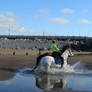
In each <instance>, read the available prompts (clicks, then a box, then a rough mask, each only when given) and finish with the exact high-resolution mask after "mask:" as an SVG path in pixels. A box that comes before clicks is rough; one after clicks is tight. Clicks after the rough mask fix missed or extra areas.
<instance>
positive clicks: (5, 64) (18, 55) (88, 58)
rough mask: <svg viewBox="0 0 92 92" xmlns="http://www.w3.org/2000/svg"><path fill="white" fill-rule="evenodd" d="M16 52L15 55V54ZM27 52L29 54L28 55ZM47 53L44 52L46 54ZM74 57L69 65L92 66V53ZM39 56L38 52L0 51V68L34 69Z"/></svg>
mask: <svg viewBox="0 0 92 92" xmlns="http://www.w3.org/2000/svg"><path fill="white" fill-rule="evenodd" d="M14 51H15V55H13V52H14ZM26 52H27V53H28V54H26ZM45 52H47V51H42V52H41V54H42V53H45ZM73 54H74V56H73V57H69V58H68V63H69V64H74V63H76V62H79V61H80V62H81V63H86V64H92V54H91V52H73ZM38 55H39V51H38V50H22V49H20V50H15V49H14V50H12V49H0V68H11V69H19V68H24V67H33V66H35V63H36V58H37V56H38Z"/></svg>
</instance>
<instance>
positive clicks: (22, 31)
mask: <svg viewBox="0 0 92 92" xmlns="http://www.w3.org/2000/svg"><path fill="white" fill-rule="evenodd" d="M19 32H20V33H23V34H24V33H26V32H27V33H29V34H31V33H34V32H35V31H34V30H27V29H26V30H25V28H24V27H21V28H20V29H19Z"/></svg>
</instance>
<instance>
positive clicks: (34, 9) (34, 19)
mask: <svg viewBox="0 0 92 92" xmlns="http://www.w3.org/2000/svg"><path fill="white" fill-rule="evenodd" d="M0 34H1V35H48V36H52V35H53V36H88V37H92V0H0Z"/></svg>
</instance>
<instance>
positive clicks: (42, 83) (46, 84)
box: [36, 75, 68, 90]
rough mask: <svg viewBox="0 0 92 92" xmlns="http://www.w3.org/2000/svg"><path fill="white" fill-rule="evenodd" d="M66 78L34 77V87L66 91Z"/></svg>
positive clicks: (53, 76) (51, 76)
mask: <svg viewBox="0 0 92 92" xmlns="http://www.w3.org/2000/svg"><path fill="white" fill-rule="evenodd" d="M67 78H68V76H67V75H66V76H63V75H62V76H55V75H40V76H37V77H36V86H37V87H38V88H40V89H45V90H51V89H66V88H67V87H66V86H67V85H66V83H67Z"/></svg>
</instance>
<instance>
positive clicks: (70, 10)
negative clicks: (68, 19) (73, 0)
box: [61, 8, 75, 14]
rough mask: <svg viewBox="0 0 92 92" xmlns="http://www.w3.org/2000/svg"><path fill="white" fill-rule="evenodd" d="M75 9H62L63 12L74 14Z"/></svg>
mask: <svg viewBox="0 0 92 92" xmlns="http://www.w3.org/2000/svg"><path fill="white" fill-rule="evenodd" d="M74 12H75V11H74V10H72V9H69V8H64V9H63V10H61V13H63V14H73V13H74Z"/></svg>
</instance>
